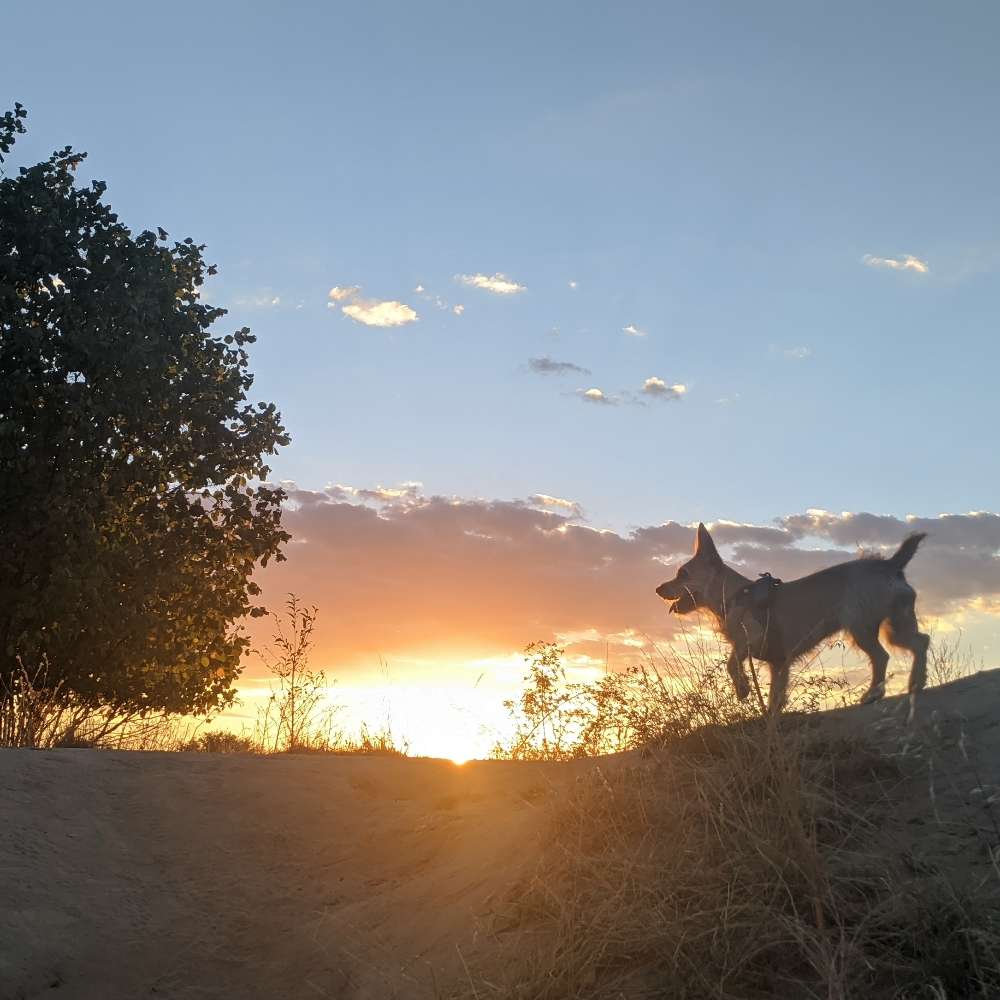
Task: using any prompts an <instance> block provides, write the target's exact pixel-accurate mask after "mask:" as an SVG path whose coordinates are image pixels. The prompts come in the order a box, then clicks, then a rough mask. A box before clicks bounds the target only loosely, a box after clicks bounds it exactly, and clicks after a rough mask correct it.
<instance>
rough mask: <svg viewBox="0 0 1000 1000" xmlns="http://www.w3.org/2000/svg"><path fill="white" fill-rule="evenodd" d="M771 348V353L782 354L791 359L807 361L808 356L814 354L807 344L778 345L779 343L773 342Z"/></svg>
mask: <svg viewBox="0 0 1000 1000" xmlns="http://www.w3.org/2000/svg"><path fill="white" fill-rule="evenodd" d="M769 350H770V352H771V354H780V355H781V356H782V357H783V358H788V359H789V361H805V359H806V358H808V357H811V356H812V350H811V349H810V348H808V347H806V346H805V345H800V346H798V347H778V346H777V344H771V346H770V348H769Z"/></svg>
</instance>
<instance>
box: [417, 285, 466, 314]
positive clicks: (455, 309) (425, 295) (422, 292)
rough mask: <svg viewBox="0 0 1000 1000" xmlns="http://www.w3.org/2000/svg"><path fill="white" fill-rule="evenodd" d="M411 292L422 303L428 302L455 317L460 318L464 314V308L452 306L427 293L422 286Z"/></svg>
mask: <svg viewBox="0 0 1000 1000" xmlns="http://www.w3.org/2000/svg"><path fill="white" fill-rule="evenodd" d="M413 292H414V294H415V295H418V296H419V297H420V298H421V299H423V300H424V302H430V303H432V304H433V305H435V306H437V308H438V309H442V310H449V311H450V312H452V313H454V315H456V316H461V315H462V313H464V312H465V306H463V305H457V306H453V305H451V304H450V303H449V302H448V301H447V300H446V299H443V298H442V297H441V296H440V295H434V294H432V293H431V292H428V291H427V289H426V288H425V287H424V286H423V285H417V287H416V288H414V289H413Z"/></svg>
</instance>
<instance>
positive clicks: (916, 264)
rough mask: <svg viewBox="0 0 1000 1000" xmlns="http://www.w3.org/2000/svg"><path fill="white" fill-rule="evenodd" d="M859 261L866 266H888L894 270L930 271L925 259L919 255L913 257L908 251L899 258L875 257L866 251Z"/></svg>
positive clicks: (923, 272)
mask: <svg viewBox="0 0 1000 1000" xmlns="http://www.w3.org/2000/svg"><path fill="white" fill-rule="evenodd" d="M861 263H862V264H866V265H867V266H868V267H888V268H891V269H892V270H894V271H916V272H917V273H918V274H927V272H928V271H930V266H929V265H928V263H927V261H925V260H921V259H920V258H919V257H913V256H911V255H910V254H908V253H907V254H903V256H902V257H899V258H896V257H875V256H873V255H872V254H870V253H866V254H865V255H864V257H862V258H861Z"/></svg>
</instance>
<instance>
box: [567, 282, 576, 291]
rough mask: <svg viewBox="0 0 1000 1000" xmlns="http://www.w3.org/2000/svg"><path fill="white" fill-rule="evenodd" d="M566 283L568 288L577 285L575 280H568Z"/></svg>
mask: <svg viewBox="0 0 1000 1000" xmlns="http://www.w3.org/2000/svg"><path fill="white" fill-rule="evenodd" d="M567 284H568V285H569V287H570V288H573V289H576V288H577V287H579V286H578V283H577V282H575V281H569V282H567Z"/></svg>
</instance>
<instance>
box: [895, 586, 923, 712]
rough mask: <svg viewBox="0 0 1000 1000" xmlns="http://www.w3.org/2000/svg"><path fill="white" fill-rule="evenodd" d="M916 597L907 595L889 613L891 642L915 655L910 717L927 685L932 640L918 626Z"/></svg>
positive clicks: (912, 669)
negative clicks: (917, 699)
mask: <svg viewBox="0 0 1000 1000" xmlns="http://www.w3.org/2000/svg"><path fill="white" fill-rule="evenodd" d="M914 600H915V597H914V596H912V595H906V597H904V598H901V599H900V600H898V601H897V602H896V603H895V604H894V605H893V607H892V610H891V611H890V612H889V636H888V638H889V642H891V643H892V644H893V645H894V646H899V648H900V649H908V650H909V651H910V652H911V653H912V654H913V665H912V666H911V667H910V683H909V692H910V717H911V718H912V717H913V709H914V707H915V705H916V698H917V695H918V694H919V693H920V692H921V691H923V689H924V685H925V684H926V683H927V649H928V647H929V646H930V644H931V638H930V636H929V635H927V634H926V633H925V632H921V631H920V628H919V626H918V625H917V613H916V611H915V609H914Z"/></svg>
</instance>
